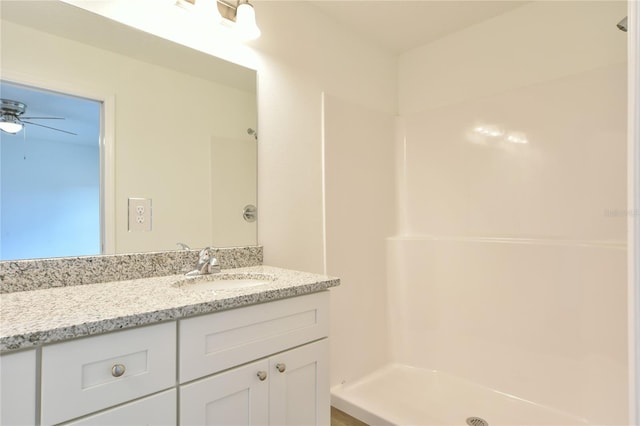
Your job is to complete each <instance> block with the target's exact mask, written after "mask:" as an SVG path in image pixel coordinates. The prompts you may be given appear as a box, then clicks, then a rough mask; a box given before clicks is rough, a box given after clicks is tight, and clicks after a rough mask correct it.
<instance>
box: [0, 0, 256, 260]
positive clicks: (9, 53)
mask: <svg viewBox="0 0 640 426" xmlns="http://www.w3.org/2000/svg"><path fill="white" fill-rule="evenodd" d="M0 8H1V11H0V12H1V15H0V16H1V17H2V22H1V29H0V30H1V32H2V33H1V39H0V41H1V47H2V62H1V63H0V66H1V68H0V79H1V80H2V84H3V86H2V87H4V88H5V89H4V92H5V93H2V95H1V96H0V97H1V98H3V99H5V98H9V96H12V97H20V96H21V95H20V94H19V92H15V91H14V88H21V87H23V88H28V89H34V90H36V91H40V92H43V93H48V94H52V95H55V94H58V95H61V99H87V100H90V101H92V102H95V103H96V105H98V106H97V108H98V111H99V112H98V115H99V119H100V127H99V130H98V133H97V138H98V139H99V145H98V146H99V161H97V162H96V161H94V160H91V161H89V162H93V163H96V164H97V167H99V176H100V182H99V185H100V201H99V208H97V209H96V208H95V206H94V208H92V210H93V211H96V210H97V211H98V213H97V214H98V216H99V217H97V218H96V217H92V218H91V221H93V222H95V221H99V222H100V227H101V230H100V232H101V245H102V247H101V248H99V250H100V251H101V252H102V253H128V252H147V251H162V250H174V249H176V248H177V246H176V243H178V242H182V243H185V244H188V245H190V246H191V247H203V246H207V245H215V246H219V247H229V246H240V245H253V244H256V242H257V240H256V235H257V232H256V230H257V229H256V228H257V222H255V221H251V220H246V217H244V216H243V210H244V208H245V207H246V206H249V205H256V197H257V194H256V168H257V153H256V152H257V146H256V145H257V137H256V132H255V131H256V129H257V103H256V72H255V71H254V70H250V69H248V68H244V67H241V66H239V65H236V64H232V63H229V62H227V61H224V60H222V59H219V58H216V57H213V56H211V55H207V54H205V53H202V52H198V51H195V50H193V49H189V48H187V47H184V46H181V45H178V44H175V43H173V42H170V41H168V40H164V39H161V38H158V37H155V36H152V35H150V34H147V33H143V32H141V31H138V30H135V29H132V28H129V27H127V26H124V25H122V24H119V23H116V22H114V21H110V20H108V19H106V18H104V17H101V16H98V15H95V14H92V13H90V12H87V11H85V10H82V9H79V8H76V7H74V6H71V5H69V4H66V3H63V2H59V1H7V0H3V1H2V2H0ZM5 94H6V95H7V96H5ZM25 98H26V95H25ZM15 100H16V101H19V102H20V101H21V99H15ZM29 102H30V103H31V104H28V105H27V108H28V112H27V113H25V114H24V115H25V116H36V115H46V116H61V117H63V118H66V117H64V115H65V114H67V112H65V109H64V105H62V104H60V105H59V108H58V109H56V105H55V102H53V103H52V104H53V105H47V107H46V108H44V105H39V104H41V103H42V104H44V102H40V101H37V100H29ZM24 103H25V104H27V102H24ZM34 103H35V104H34ZM41 107H42V108H41ZM68 114H71V113H68ZM38 123H41V124H45V125H47V126H51V127H56V126H57V127H59V128H61V129H64V130H67V131H70V132H72V133H80V132H78V131H74V127H73V126H74V125H75V124H74V120H73V119H70V118H69V119H65V120H63V121H59V122H58V121H56V122H55V124H53V123H52V122H46V123H45V122H43V121H38ZM25 130H26V135H24V134H22V133H18V134H16V135H7V134H3V135H2V139H1V140H0V143H1V144H2V148H4V147H5V146H9V145H10V144H11V145H10V148H11V149H6V150H3V151H0V152H4V154H2V157H0V161H1V162H3V163H1V164H2V170H0V172H1V173H0V176H1V179H0V186H2V185H4V189H6V188H8V187H9V183H12V184H13V185H11V188H12V189H11V191H13V197H10V196H9V197H7V198H6V199H5V197H4V196H3V197H2V198H1V199H0V227H2V223H3V219H2V217H3V216H2V215H3V214H4V215H5V218H7V222H9V219H8V218H10V217H15V216H19V215H20V208H21V206H20V205H19V203H18V202H17V201H16V200H17V199H18V198H16V197H15V195H16V191H20V190H19V189H16V188H20V185H18V186H16V181H17V180H20V179H23V178H21V177H19V176H20V175H15V176H18V177H15V176H9V174H8V173H9V171H10V170H11V169H16V168H18V169H19V168H20V167H21V164H19V161H18V159H20V160H21V161H25V158H26V159H27V160H29V159H34V158H35V157H36V155H35V151H33V150H35V149H36V147H37V145H43V146H45V147H47V149H53V147H54V146H55V144H54V143H53V141H54V139H56V136H57V135H58V132H56V131H55V130H51V131H50V132H51V133H50V135H51V136H50V137H49V136H47V133H46V132H45V133H42V132H38V134H39V135H40V136H38V141H37V143H36V142H33V141H30V139H29V136H30V134H31V133H37V132H35V131H31V133H30V128H29V125H27V126H26V127H25ZM40 130H45V131H46V129H40ZM43 134H44V136H42V135H43ZM48 139H51V141H52V142H51V143H50V144H47V140H48ZM69 145H74V144H73V142H72V143H71V144H69ZM76 145H82V144H81V143H76ZM9 152H11V154H12V156H10V155H9ZM16 152H17V154H16ZM56 152H63V150H62V149H59V150H58V149H56ZM46 156H47V155H46V154H42V155H41V157H42V158H45V157H46ZM42 158H41V161H44V160H43V159H42ZM49 158H50V159H51V162H53V161H57V160H55V159H54V157H53V156H49ZM78 158H80V157H78ZM9 161H11V162H10V163H9ZM74 161H82V160H74ZM31 167H35V168H38V166H33V165H31ZM58 167H59V168H60V170H63V169H64V166H63V165H60V166H58ZM54 169H55V167H54ZM22 172H23V174H22V176H24V175H25V173H26V171H25V170H22ZM76 180H78V179H76ZM46 187H47V185H42V186H41V188H40V191H41V193H40V194H39V195H38V194H37V191H36V192H35V193H34V194H33V195H32V197H33V198H34V199H37V200H36V201H39V202H40V207H39V209H44V210H45V211H44V212H41V213H43V214H42V215H41V216H43V217H46V216H48V215H47V211H48V210H49V209H50V206H51V204H50V203H48V202H44V200H46V199H47V198H50V199H51V198H59V196H58V195H57V194H55V193H51V192H47V193H42V191H45V190H46ZM4 192H5V193H7V192H9V191H8V190H6V191H4ZM0 193H1V192H0ZM23 195H24V194H23ZM134 198H135V199H137V198H142V199H148V200H151V230H150V231H137V230H131V227H130V224H129V221H130V214H129V213H130V212H129V204H130V199H134ZM61 204H63V205H65V204H68V205H69V207H70V208H71V209H74V210H73V211H78V205H75V206H74V203H72V202H63V203H61ZM76 204H77V203H76ZM81 204H82V203H81ZM25 208H26V207H25ZM9 210H11V212H9ZM50 211H51V212H52V211H53V209H51V210H50ZM3 212H4V213H3ZM56 215H60V216H65V213H64V212H62V213H59V212H57V213H56ZM49 216H52V214H51V215H49ZM68 216H69V217H71V216H73V215H72V214H70V213H69V214H68ZM51 226H55V225H51ZM5 231H6V232H5ZM5 231H3V234H2V238H3V239H5V241H6V240H7V239H8V238H9V237H8V236H7V235H8V234H7V233H12V232H13V234H14V235H15V233H16V232H15V231H17V229H16V228H15V226H14V225H12V227H8V228H7V229H5ZM24 235H28V233H25V234H24ZM29 238H33V237H27V236H24V237H22V240H21V241H19V243H20V244H22V245H24V246H29V245H31V246H34V245H40V244H41V243H39V242H38V241H37V240H29ZM51 238H54V237H51ZM55 238H59V244H58V245H59V246H67V245H68V244H67V243H66V242H65V241H63V240H64V239H66V240H71V239H74V238H78V236H77V235H75V236H74V235H68V234H67V233H62V235H58V236H57V237H55ZM2 244H3V241H0V246H2ZM12 244H15V240H14V242H13V243H12ZM53 245H54V246H55V245H56V242H55V241H54V242H53ZM66 250H68V249H66ZM33 253H34V254H33V255H31V256H29V255H24V254H21V255H11V256H9V255H7V257H1V258H0V260H10V259H11V258H12V257H13V258H28V257H42V256H41V255H40V254H38V253H39V252H38V251H34V252H33ZM80 254H90V253H86V252H77V253H74V252H63V253H61V254H55V255H54V256H55V257H57V256H76V255H80ZM0 256H2V252H1V251H0ZM44 256H45V257H52V256H51V255H50V254H45V255H44Z"/></svg>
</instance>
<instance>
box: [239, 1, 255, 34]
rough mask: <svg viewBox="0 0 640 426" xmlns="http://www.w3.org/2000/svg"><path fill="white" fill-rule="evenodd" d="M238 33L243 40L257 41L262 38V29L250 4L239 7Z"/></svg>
mask: <svg viewBox="0 0 640 426" xmlns="http://www.w3.org/2000/svg"><path fill="white" fill-rule="evenodd" d="M236 31H237V32H238V34H239V35H240V38H242V39H243V40H255V39H257V38H258V37H260V34H261V33H260V28H258V24H256V11H255V10H254V9H253V6H252V5H251V4H249V2H246V3H241V4H239V5H238V9H237V11H236Z"/></svg>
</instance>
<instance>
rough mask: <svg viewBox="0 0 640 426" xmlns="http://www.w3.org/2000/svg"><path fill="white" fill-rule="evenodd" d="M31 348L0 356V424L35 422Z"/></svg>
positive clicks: (34, 371) (34, 369)
mask: <svg viewBox="0 0 640 426" xmlns="http://www.w3.org/2000/svg"><path fill="white" fill-rule="evenodd" d="M36 371H37V369H36V351H35V349H31V350H27V351H23V352H16V353H8V354H5V355H2V356H0V425H34V424H35V422H36Z"/></svg>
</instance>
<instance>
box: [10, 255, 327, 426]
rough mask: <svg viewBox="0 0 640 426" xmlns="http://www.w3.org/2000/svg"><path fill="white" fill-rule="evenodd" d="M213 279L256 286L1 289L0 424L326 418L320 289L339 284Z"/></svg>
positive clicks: (279, 275)
mask: <svg viewBox="0 0 640 426" xmlns="http://www.w3.org/2000/svg"><path fill="white" fill-rule="evenodd" d="M216 275H217V274H216ZM225 276H226V277H227V279H226V280H222V281H224V282H227V280H228V281H234V280H240V279H245V278H247V277H253V278H255V277H262V278H264V279H265V280H264V281H263V282H260V283H257V284H256V283H253V284H251V285H245V286H244V287H243V286H235V287H233V286H231V288H225V286H224V285H222V286H216V287H215V289H214V290H212V289H210V288H207V287H198V286H195V287H189V285H190V284H191V282H187V283H186V284H185V282H184V275H182V274H181V275H175V274H174V275H168V276H158V277H149V278H137V279H130V280H119V281H110V282H104V283H99V284H84V285H72V286H64V287H54V288H43V289H32V290H28V291H22V292H10V293H4V294H2V295H1V299H0V303H2V316H1V335H0V344H1V345H2V346H1V349H2V351H3V352H2V355H1V357H0V370H1V372H2V397H1V403H2V406H1V413H0V420H1V422H2V424H7V425H9V424H12V425H13V424H42V425H52V424H73V425H89V424H91V425H100V424H102V425H117V424H154V425H175V424H180V425H228V424H264V425H286V424H291V425H301V424H305V425H311V424H318V425H321V424H329V405H330V404H329V383H328V335H329V317H328V315H329V314H328V309H329V294H328V291H327V289H328V288H330V287H333V286H336V285H339V280H338V279H335V278H331V277H327V276H322V275H315V274H309V273H303V272H297V271H290V270H285V269H280V268H273V267H268V266H262V265H257V266H248V267H240V268H231V269H223V271H222V273H221V274H220V275H217V276H216V277H212V278H211V280H221V278H225ZM194 283H195V281H194Z"/></svg>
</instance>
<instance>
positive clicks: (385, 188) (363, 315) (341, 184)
mask: <svg viewBox="0 0 640 426" xmlns="http://www.w3.org/2000/svg"><path fill="white" fill-rule="evenodd" d="M324 129H325V135H324V139H325V173H326V186H325V194H326V223H327V232H326V244H327V255H326V259H327V270H328V271H329V273H331V274H333V275H336V276H339V277H340V280H341V286H340V287H337V288H334V289H332V290H331V296H332V297H331V302H332V306H331V308H332V310H331V313H332V317H331V320H332V324H333V329H332V334H331V339H332V342H333V345H332V347H333V351H332V357H331V372H332V377H331V383H332V384H338V383H343V382H350V381H352V380H354V379H356V378H358V377H361V376H363V375H364V374H366V373H368V372H370V371H372V370H374V369H376V368H378V367H380V366H381V365H384V364H385V363H387V362H389V361H390V347H389V337H388V333H387V331H388V327H387V283H386V277H387V271H386V266H387V265H386V261H385V257H386V250H385V244H384V239H385V238H386V237H389V236H391V235H393V234H394V226H395V204H394V203H393V202H392V200H393V199H394V190H395V183H396V182H395V170H394V163H393V161H392V160H393V157H394V147H393V145H392V144H391V143H389V142H390V141H392V140H393V137H394V130H395V129H394V119H393V117H392V116H391V115H390V114H387V113H384V112H380V111H375V110H371V109H367V108H364V107H362V106H361V105H358V104H355V103H353V102H347V101H344V100H342V99H339V98H337V97H334V96H328V95H327V96H326V97H325V99H324Z"/></svg>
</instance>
